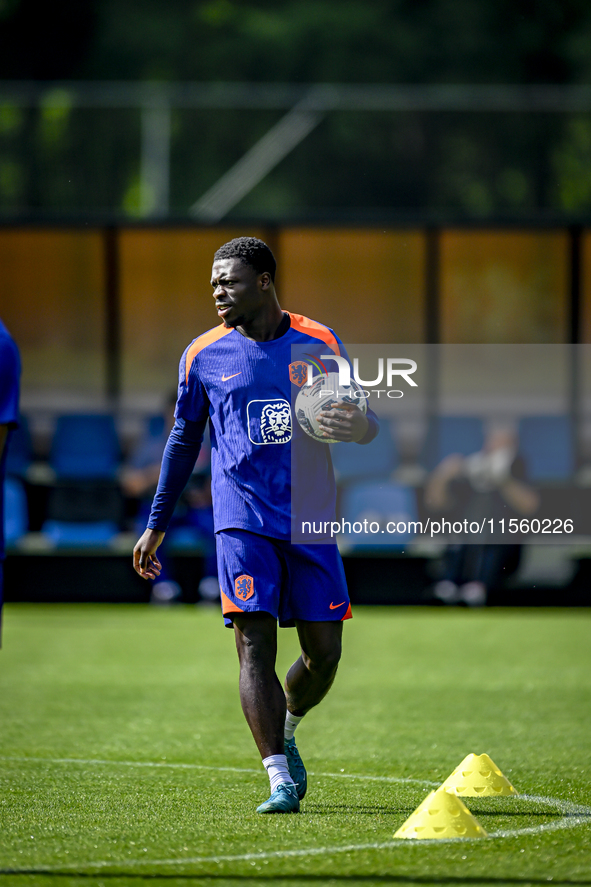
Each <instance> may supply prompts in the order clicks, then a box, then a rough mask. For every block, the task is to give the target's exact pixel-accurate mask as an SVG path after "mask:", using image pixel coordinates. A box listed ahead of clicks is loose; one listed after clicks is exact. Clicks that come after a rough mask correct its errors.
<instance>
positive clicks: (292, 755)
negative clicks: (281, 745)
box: [285, 736, 308, 801]
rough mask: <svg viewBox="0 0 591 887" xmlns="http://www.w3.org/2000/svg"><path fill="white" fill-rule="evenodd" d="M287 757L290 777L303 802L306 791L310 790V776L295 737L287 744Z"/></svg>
mask: <svg viewBox="0 0 591 887" xmlns="http://www.w3.org/2000/svg"><path fill="white" fill-rule="evenodd" d="M285 756H286V758H287V768H288V770H289V775H290V776H291V778H292V779H293V781H294V782H295V786H296V791H297V793H298V798H299V799H300V801H301V800H302V798H303V797H304V795H305V794H306V789H307V788H308V774H307V773H306V768H305V767H304V762H303V761H302V759H301V757H300V753H299V751H298V750H297V747H296V744H295V739H294V737H293V736H292V737H291V739H289V740H287V741H286V743H285Z"/></svg>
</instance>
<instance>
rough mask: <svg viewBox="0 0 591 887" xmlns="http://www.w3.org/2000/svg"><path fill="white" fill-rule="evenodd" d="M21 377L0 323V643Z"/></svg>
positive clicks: (15, 352) (15, 355) (13, 346)
mask: <svg viewBox="0 0 591 887" xmlns="http://www.w3.org/2000/svg"><path fill="white" fill-rule="evenodd" d="M20 374H21V364H20V357H19V353H18V348H17V346H16V343H15V341H14V339H13V338H12V336H11V335H10V333H9V332H8V330H7V329H6V327H5V326H4V324H3V323H2V321H1V320H0V644H1V642H2V602H3V594H2V589H3V576H4V556H5V553H4V476H5V473H6V454H7V452H8V440H9V437H10V432H11V430H12V429H13V428H17V427H18V398H19V382H20Z"/></svg>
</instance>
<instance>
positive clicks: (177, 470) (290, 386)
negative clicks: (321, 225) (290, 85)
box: [134, 237, 379, 813]
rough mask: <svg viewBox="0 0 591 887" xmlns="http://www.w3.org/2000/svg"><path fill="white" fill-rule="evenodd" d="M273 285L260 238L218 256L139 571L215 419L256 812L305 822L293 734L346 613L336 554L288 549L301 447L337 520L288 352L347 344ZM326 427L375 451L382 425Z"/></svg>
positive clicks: (154, 570) (137, 551) (226, 597)
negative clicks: (258, 798)
mask: <svg viewBox="0 0 591 887" xmlns="http://www.w3.org/2000/svg"><path fill="white" fill-rule="evenodd" d="M274 278H275V259H274V256H273V254H272V252H271V250H270V249H269V247H268V246H267V245H266V244H265V243H263V242H262V241H261V240H258V239H256V238H252V237H239V238H236V239H235V240H231V241H230V242H229V243H226V244H224V245H223V246H222V247H220V249H218V250H217V252H216V253H215V256H214V262H213V268H212V277H211V285H212V287H213V297H214V299H215V305H216V308H217V313H218V315H219V317H220V318H221V319H222V323H221V324H220V325H219V326H217V327H215V328H214V329H212V330H209V331H208V332H206V333H203V335H201V336H199V337H198V338H197V339H195V340H194V341H193V342H192V343H191V344H190V345H189V347H188V348H187V350H186V351H185V353H184V354H183V356H182V359H181V363H180V372H179V390H178V400H177V405H176V411H175V416H176V421H175V425H174V427H173V429H172V431H171V434H170V437H169V439H168V443H167V445H166V449H165V452H164V457H163V460H162V468H161V472H160V479H159V483H158V489H157V492H156V495H155V497H154V502H153V505H152V511H151V515H150V519H149V521H148V528H147V529H146V531H145V533H144V534H143V535H142V537H141V538H140V539H139V541H138V542H137V544H136V546H135V548H134V567H135V570H136V571H137V572H138V573H139V575H140V576H142V577H144V578H146V579H154V578H156V577H157V576H158V574H159V572H160V569H161V565H160V562H159V560H158V557H157V555H156V551H157V549H158V546H159V545H160V544H161V542H162V539H163V538H164V533H165V531H166V528H167V526H168V522H169V520H170V518H171V515H172V512H173V509H174V505H175V502H176V500H177V498H178V496H179V495H180V493H181V492H182V489H183V487H184V485H185V483H186V482H187V480H188V478H189V476H190V473H191V470H192V468H193V465H194V463H195V459H196V457H197V454H198V452H199V447H200V443H201V440H202V438H203V433H204V429H205V426H206V423H207V420H208V419H209V422H210V437H211V447H212V495H213V508H214V523H215V531H216V548H217V555H218V570H219V579H220V586H221V598H222V612H223V615H224V619H225V624H226V625H227V626H228V627H233V629H234V635H235V639H236V647H237V650H238V658H239V664H240V701H241V704H242V709H243V711H244V715H245V717H246V720H247V722H248V725H249V727H250V730H251V732H252V735H253V737H254V740H255V743H256V745H257V748H258V750H259V752H260V754H261V757H262V759H263V765H264V767H265V769H266V770H267V773H268V775H269V779H270V783H271V796H270V797H269V799H268V800H267V801H266V802H265V803H263V804H261V805H260V807H258V808H257V809H258V812H259V813H297V812H298V811H299V806H300V800H301V798H303V797H304V794H305V792H306V785H307V777H306V770H305V767H304V764H303V762H302V760H301V757H300V755H299V753H298V750H297V748H296V745H295V741H294V738H293V736H294V731H295V728H296V726H297V725H298V723H299V722H300V720H301V719H302V718H303V717H304V715H305V714H306V713H307V712H308V711H309V710H310V709H311V708H312V707H313V706H315V705H317V704H318V703H319V702H320V701H321V700H322V699H323V698H324V696H325V695H326V693H327V692H328V690H329V689H330V687H331V685H332V683H333V681H334V678H335V674H336V670H337V666H338V662H339V659H340V656H341V636H342V625H343V620H345V619H348V618H350V615H351V608H350V604H349V596H348V593H347V587H346V582H345V576H344V571H343V565H342V561H341V558H340V555H339V552H338V550H337V547H336V545H335V544H334V543H333V544H321V545H313V544H310V545H308V544H303V543H302V544H299V543H298V544H293V543H292V541H291V538H292V524H293V515H292V496H291V493H292V489H291V488H292V483H291V481H292V443H293V444H294V453H295V452H296V451H297V453H298V457H299V459H300V464H301V463H302V462H303V463H304V464H305V477H306V481H307V485H308V489H309V490H312V491H316V492H317V491H321V492H320V495H319V496H318V498H317V503H319V505H318V507H319V508H320V509H321V513H320V514H318V515H317V519H320V518H323V519H326V520H331V519H332V518H334V510H335V482H334V474H333V471H332V463H331V460H330V452H329V448H328V446H326V445H324V444H322V443H319V442H317V441H314V440H312V438H309V437H307V435H305V433H304V432H303V431H302V429H301V428H300V427H299V425H298V423H297V422H294V421H293V418H292V409H291V402H292V400H293V395H294V393H295V392H297V391H298V390H299V389H298V386H300V387H301V385H302V384H303V383H304V382H305V380H306V376H305V374H304V373H303V372H302V361H294V360H293V357H292V347H294V346H297V347H298V348H299V349H300V350H301V349H303V350H304V352H305V353H308V354H310V355H318V356H320V355H322V354H326V353H330V352H332V353H333V354H336V355H340V354H342V353H343V347H342V344H341V343H340V341H339V340H338V339H337V337H336V336H335V334H334V333H333V332H332V330H331V329H329V328H328V327H326V326H324V325H322V324H321V323H317V322H316V321H313V320H309V319H308V318H307V317H303V316H301V315H298V314H292V313H289V312H287V311H283V310H282V309H281V307H280V306H279V302H278V300H277V295H276V292H275V286H274ZM319 422H320V423H321V425H322V427H323V429H324V433H325V435H326V437H327V438H332V439H335V440H339V441H345V442H349V443H352V442H356V443H369V442H370V441H371V440H373V438H374V437H375V435H376V434H377V432H378V427H379V426H378V421H377V419H376V417H375V415H374V414H373V413H372V412H371V410H369V411H368V413H367V415H364V414H363V412H362V411H361V410H360V409H359V407H358V406H356V405H355V404H340V405H334V406H333V407H332V408H331V409H329V410H326V411H324V413H323V414H321V416H320V418H319ZM296 444H297V450H296ZM294 486H295V482H294ZM278 621H279V624H280V625H281V626H288V625H295V626H296V629H297V632H298V638H299V642H300V646H301V655H300V657H299V658H298V659H297V660H296V662H294V664H293V665H292V666H291V668H290V669H289V671H288V673H287V677H286V679H285V690H283V689H282V687H281V684H280V682H279V680H278V677H277V674H276V672H275V659H276V652H277V622H278Z"/></svg>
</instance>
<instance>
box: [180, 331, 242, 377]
mask: <svg viewBox="0 0 591 887" xmlns="http://www.w3.org/2000/svg"><path fill="white" fill-rule="evenodd" d="M233 329H234V328H233V327H230V326H225V325H224V324H223V323H220V325H219V326H215V327H214V328H213V329H212V330H208V331H207V332H206V333H203V334H202V335H201V336H199V337H198V338H197V339H195V341H194V342H193V344H192V345H191V347H190V348H189V350H188V351H187V357H186V359H185V382H186V381H187V379H188V378H189V370H190V369H191V364H192V363H193V361H194V360H195V358H196V357H197V355H198V354H199V352H200V351H203V349H204V348H207V346H208V345H211V344H212V343H213V342H217V341H218V339H221V338H223V336H227V335H228V333H231V332H233Z"/></svg>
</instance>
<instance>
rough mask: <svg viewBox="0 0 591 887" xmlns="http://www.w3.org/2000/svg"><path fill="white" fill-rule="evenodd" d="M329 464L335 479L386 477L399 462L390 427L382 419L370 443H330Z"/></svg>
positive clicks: (342, 481)
mask: <svg viewBox="0 0 591 887" xmlns="http://www.w3.org/2000/svg"><path fill="white" fill-rule="evenodd" d="M331 454H332V464H333V466H334V470H335V476H336V479H337V483H339V484H340V485H343V484H345V483H350V482H351V481H353V480H359V479H361V478H371V477H383V478H387V477H389V476H390V474H391V473H392V472H393V471H394V469H395V468H396V467H397V465H398V461H399V456H398V449H397V446H396V442H395V439H394V435H393V427H392V425H391V424H390V423H388V422H382V425H381V428H380V433H379V434H378V436H377V437H376V438H375V439H374V440H372V442H371V443H369V444H364V445H363V446H359V445H356V444H343V443H338V444H331Z"/></svg>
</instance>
